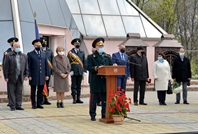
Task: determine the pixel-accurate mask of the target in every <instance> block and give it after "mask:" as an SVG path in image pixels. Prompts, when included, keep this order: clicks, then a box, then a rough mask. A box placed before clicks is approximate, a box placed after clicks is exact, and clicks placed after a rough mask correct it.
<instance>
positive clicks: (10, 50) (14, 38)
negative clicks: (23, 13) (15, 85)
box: [2, 37, 18, 106]
mask: <svg viewBox="0 0 198 134" xmlns="http://www.w3.org/2000/svg"><path fill="white" fill-rule="evenodd" d="M7 42H8V43H9V44H11V46H12V47H13V43H14V42H18V38H16V37H12V38H9V39H8V40H7ZM12 51H13V50H12V48H8V49H7V50H6V51H5V52H4V53H3V63H2V66H3V75H4V77H5V74H4V73H5V72H4V70H5V69H4V60H5V56H6V55H7V54H8V53H10V52H12ZM7 97H8V100H9V90H8V83H7ZM7 106H9V103H8V105H7Z"/></svg>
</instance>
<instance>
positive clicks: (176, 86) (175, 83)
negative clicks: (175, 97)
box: [172, 81, 180, 89]
mask: <svg viewBox="0 0 198 134" xmlns="http://www.w3.org/2000/svg"><path fill="white" fill-rule="evenodd" d="M172 86H173V89H175V88H178V87H179V86H180V85H179V83H177V82H176V81H174V82H173V84H172Z"/></svg>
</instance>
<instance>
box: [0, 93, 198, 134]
mask: <svg viewBox="0 0 198 134" xmlns="http://www.w3.org/2000/svg"><path fill="white" fill-rule="evenodd" d="M127 96H132V92H127ZM188 98H189V99H188V101H189V102H190V105H184V104H179V105H175V104H174V102H175V95H168V96H167V101H166V102H167V106H159V105H158V102H157V99H156V92H154V91H149V92H146V99H145V102H147V103H148V105H147V106H134V105H131V112H130V113H129V114H128V117H131V118H135V119H139V120H141V122H137V121H134V120H130V119H125V122H124V124H123V125H115V124H104V123H101V122H99V118H100V117H101V115H100V110H101V108H100V107H98V109H97V113H98V115H97V121H95V122H92V121H90V117H89V115H88V100H89V99H88V98H83V99H82V100H83V101H84V102H85V103H84V104H75V105H74V104H72V103H71V102H72V100H70V99H67V100H65V108H64V109H62V108H59V109H58V108H56V101H51V102H52V105H50V106H45V108H44V109H43V110H41V109H36V110H33V109H31V106H30V103H29V102H25V103H23V107H24V108H25V110H24V111H10V109H9V108H8V107H7V106H6V103H1V104H0V134H20V133H21V134H35V133H36V134H37V133H38V134H66V133H68V134H118V133H127V134H156V133H180V134H181V133H182V132H194V133H196V131H197V133H198V92H194V91H191V92H189V94H188Z"/></svg>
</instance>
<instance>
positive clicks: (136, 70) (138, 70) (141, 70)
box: [130, 53, 149, 80]
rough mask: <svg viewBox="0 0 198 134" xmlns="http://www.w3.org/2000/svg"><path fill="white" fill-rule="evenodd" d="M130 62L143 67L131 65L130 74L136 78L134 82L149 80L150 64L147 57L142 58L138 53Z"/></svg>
mask: <svg viewBox="0 0 198 134" xmlns="http://www.w3.org/2000/svg"><path fill="white" fill-rule="evenodd" d="M130 62H134V63H136V64H140V65H141V66H138V65H134V64H131V65H130V73H131V78H134V80H147V78H149V74H148V62H147V58H146V56H145V55H143V56H142V57H140V56H139V55H138V54H137V53H136V54H134V55H133V56H132V57H131V59H130Z"/></svg>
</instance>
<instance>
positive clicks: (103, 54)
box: [102, 53, 142, 66]
mask: <svg viewBox="0 0 198 134" xmlns="http://www.w3.org/2000/svg"><path fill="white" fill-rule="evenodd" d="M104 56H106V57H109V58H112V59H116V60H120V61H123V62H127V63H129V64H133V65H136V66H142V65H141V64H137V63H134V62H130V61H125V60H122V59H119V58H115V57H111V56H110V55H108V54H106V53H102V57H104Z"/></svg>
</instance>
